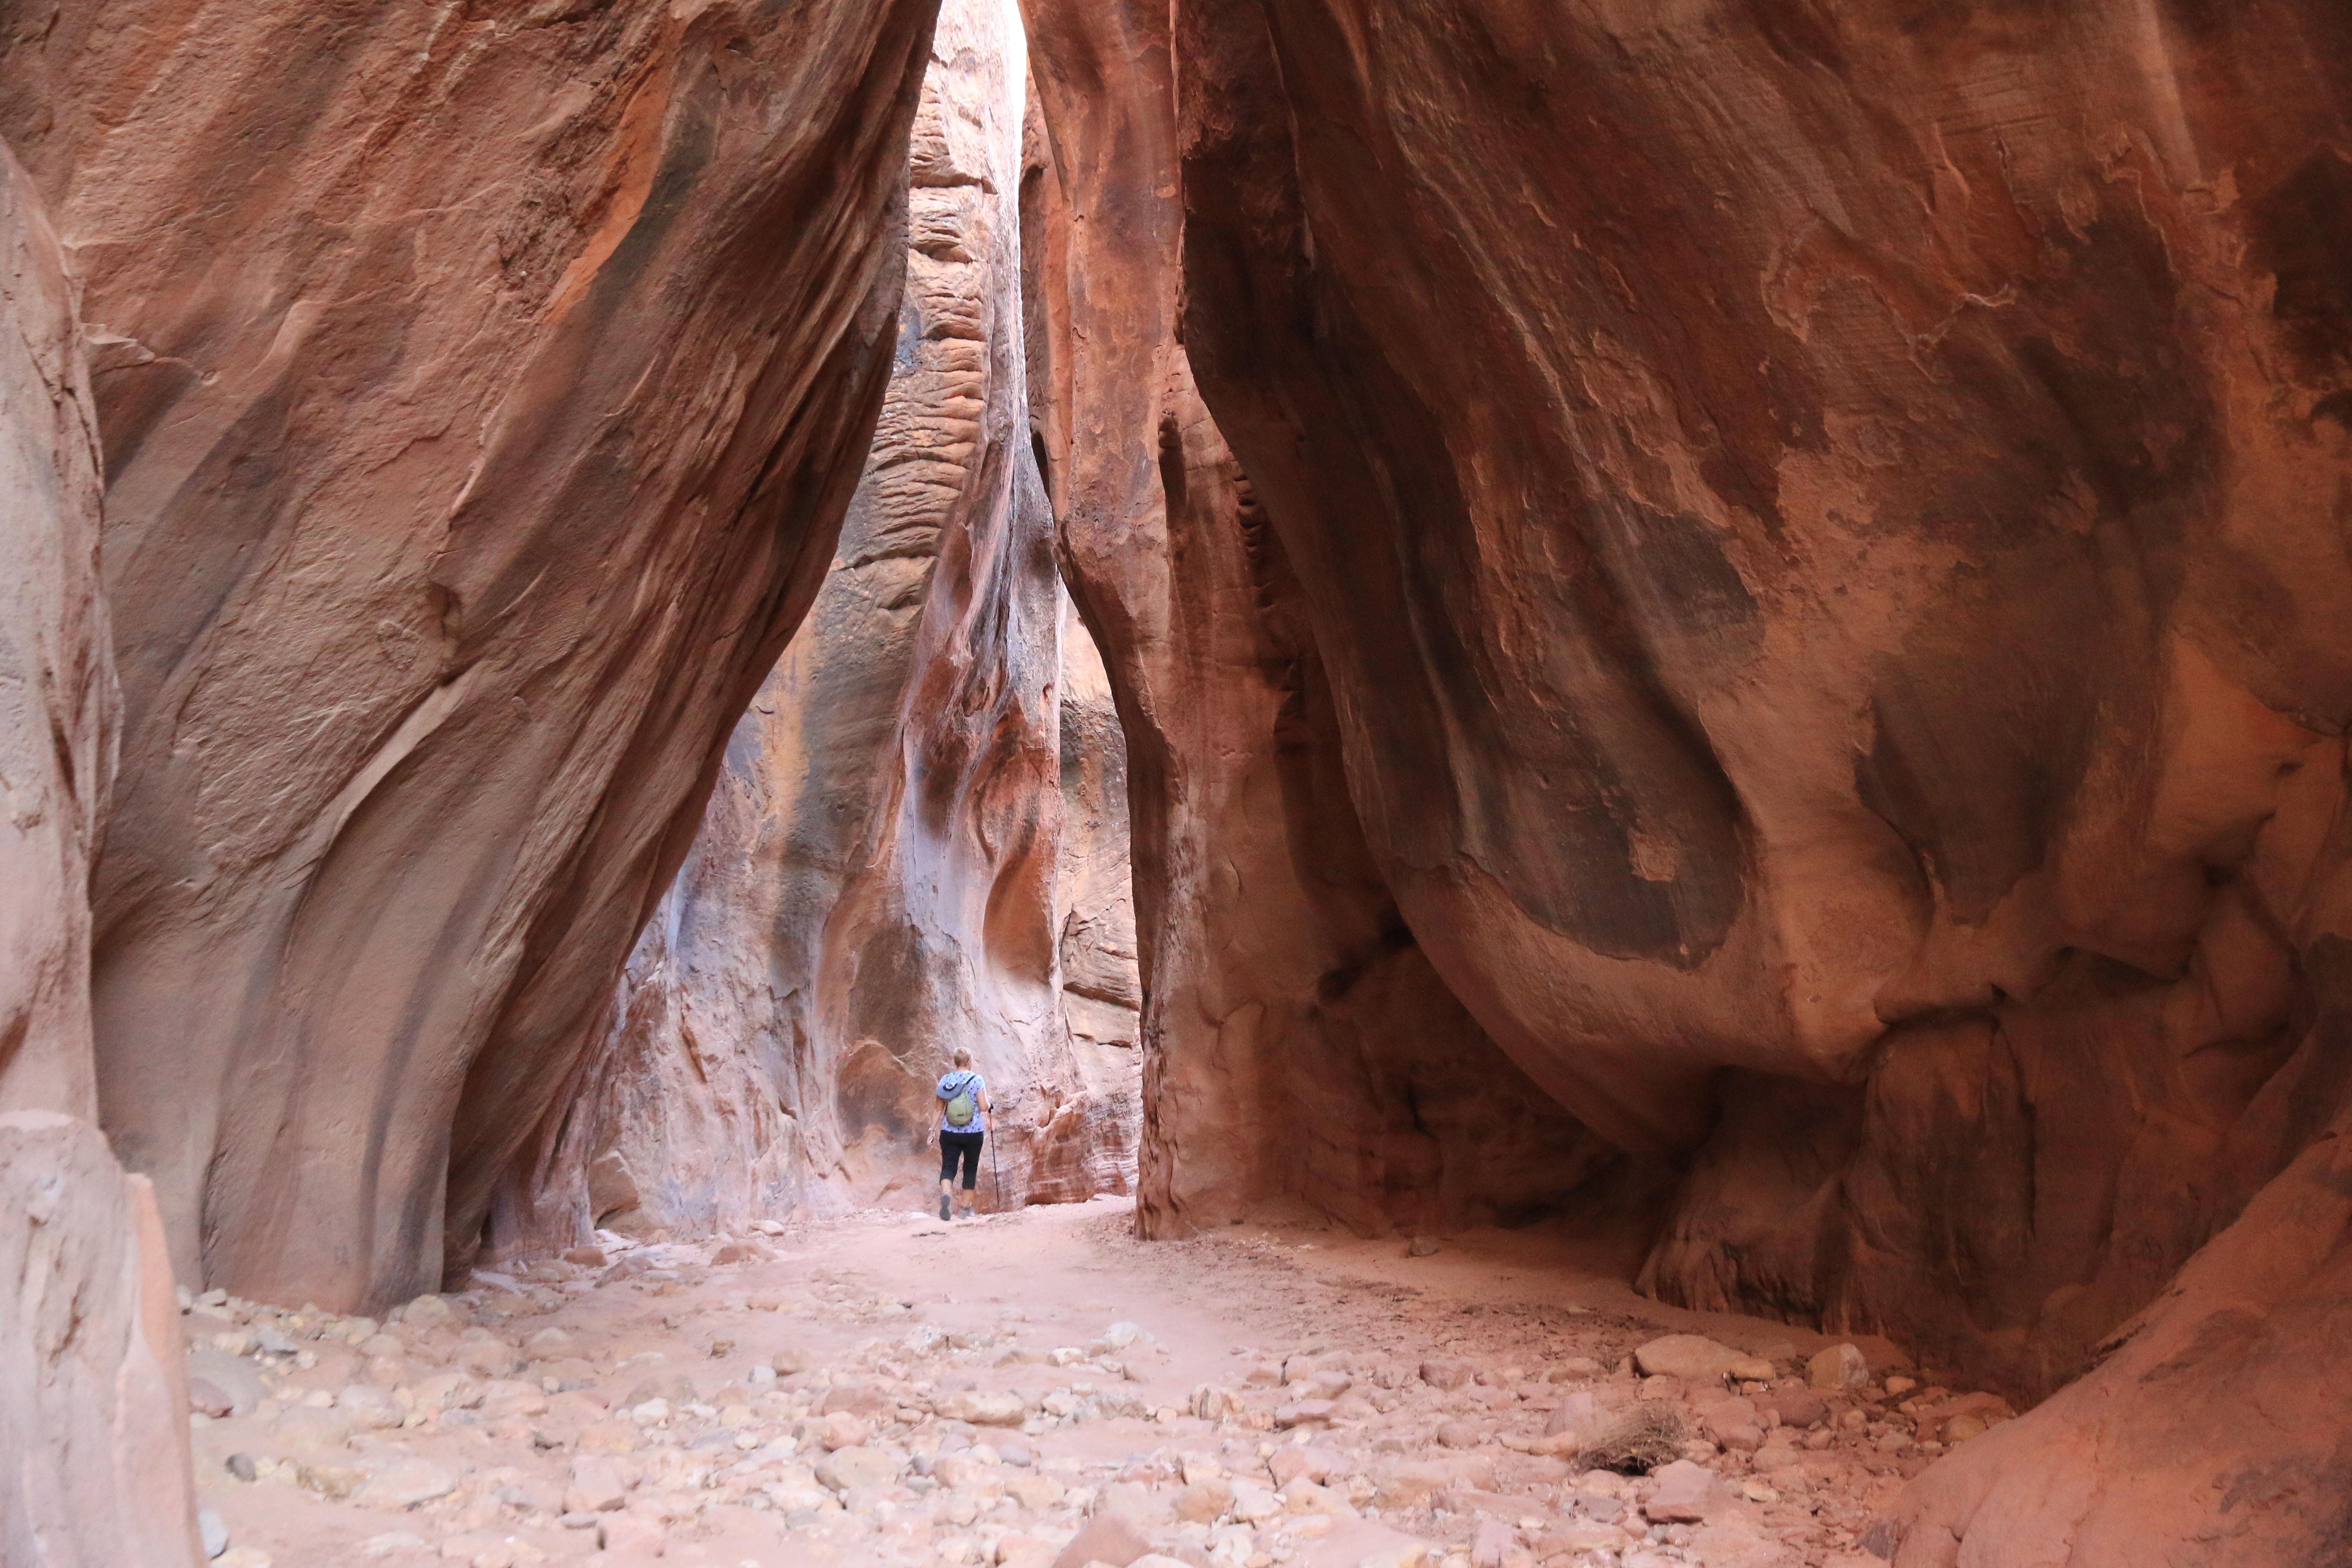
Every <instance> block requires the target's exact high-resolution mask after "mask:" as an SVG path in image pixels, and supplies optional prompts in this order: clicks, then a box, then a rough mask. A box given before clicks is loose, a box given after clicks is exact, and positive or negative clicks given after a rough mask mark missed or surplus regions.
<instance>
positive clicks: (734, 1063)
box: [493, 3, 1136, 1247]
mask: <svg viewBox="0 0 2352 1568" xmlns="http://www.w3.org/2000/svg"><path fill="white" fill-rule="evenodd" d="M1021 64H1022V62H1021V51H1020V42H1019V35H1018V32H1017V28H1016V26H1015V24H1014V18H1013V15H1012V14H1011V13H1010V12H1009V11H1006V10H1004V9H1003V7H1001V6H998V5H991V4H973V3H955V4H950V5H948V6H947V7H946V8H945V9H944V10H943V12H942V14H941V16H940V23H939V28H938V32H937V35H936V37H935V38H934V41H933V45H932V58H931V64H930V68H929V73H928V75H927V77H926V79H925V83H924V89H923V97H922V102H921V106H920V108H919V110H918V112H917V115H916V119H915V123H914V132H913V137H912V151H911V155H910V165H909V174H910V182H911V184H910V200H909V205H910V209H911V210H910V223H909V232H908V257H907V266H908V289H907V294H906V298H905V302H904V304H903V305H902V306H901V308H900V325H899V350H898V358H897V362H896V365H895V368H894V370H893V372H892V375H891V381H890V386H889V390H888V391H887V394H886V395H885V397H884V400H883V405H882V414H881V417H880V421H879V425H878V427H877V434H876V438H875V444H874V448H873V451H872V453H871V454H870V456H869V457H868V459H867V466H866V475H865V478H864V480H863V481H862V482H861V484H860V485H859V487H858V490H857V493H856V496H855V497H854V498H853V499H852V500H851V502H850V506H849V510H848V519H847V521H846V523H845V527H844V529H843V531H842V536H841V542H840V545H839V547H838V550H837V551H836V553H835V562H834V565H833V569H832V571H831V573H830V574H828V576H827V577H826V580H825V584H824V589H823V591H822V592H821V593H820V594H819V595H818V596H817V599H816V602H815V604H814V606H813V607H812V609H811V611H810V614H809V616H808V618H807V620H806V621H805V622H804V623H803V626H802V627H801V630H800V632H799V634H798V635H797V636H796V637H795V638H794V640H793V644H792V646H791V647H790V648H789V649H788V650H787V651H786V653H785V656H784V658H783V659H782V662H780V663H779V664H778V665H777V667H776V668H775V670H774V672H773V673H772V674H771V675H770V677H769V678H768V679H767V681H766V683H765V684H764V685H762V686H761V689H760V693H759V695H758V696H757V697H756V698H755V699H753V700H752V704H751V711H750V712H748V713H747V714H745V715H744V717H743V719H742V721H740V723H739V724H738V725H737V726H736V729H735V733H734V736H733V737H732V739H731V740H730V742H729V746H728V752H727V760H726V763H725V764H724V767H723V769H722V772H721V773H720V777H719V789H718V792H717V794H716V795H715V796H714V797H713V799H712V801H711V804H710V806H709V810H708V811H707V813H706V814H705V816H704V818H703V822H702V826H701V830H700V832H699V834H698V836H697V837H696V840H695V844H694V847H693V849H692V851H691V852H690V853H689V854H688V858H687V861H686V864H685V867H684V868H683V869H682V870H681V872H680V873H679V876H678V879H677V881H676V882H675V883H674V884H673V885H672V887H671V889H670V891H669V892H668V894H667V896H666V897H665V898H664V899H663V900H662V901H661V903H660V904H659V905H658V906H656V910H655V913H654V918H653V921H652V922H651V923H650V925H649V926H648V928H647V930H646V934H645V936H644V938H643V939H642V940H641V941H640V942H639V944H638V949H637V952H636V953H635V956H634V957H633V958H632V960H631V962H630V965H629V970H628V974H627V977H626V979H625V981H624V983H623V985H622V991H621V996H620V999H619V1003H618V1007H617V1015H616V1018H615V1021H614V1036H613V1042H612V1044H611V1045H610V1046H609V1047H604V1048H601V1049H599V1050H598V1051H597V1052H596V1053H595V1054H594V1058H593V1059H594V1060H595V1061H596V1063H597V1066H596V1068H595V1069H594V1071H595V1077H594V1079H593V1081H592V1083H591V1086H590V1087H589V1088H588V1089H586V1090H585V1091H584V1093H583V1102H581V1103H576V1104H573V1105H568V1106H565V1107H563V1108H562V1117H563V1119H564V1125H565V1128H566V1131H565V1132H564V1133H563V1134H562V1138H563V1139H564V1145H563V1148H562V1152H561V1153H560V1155H559V1156H558V1157H557V1159H556V1161H555V1164H554V1169H553V1172H552V1182H551V1183H550V1182H548V1181H544V1180H543V1181H541V1183H539V1184H537V1185H535V1186H534V1187H533V1188H532V1189H531V1190H530V1194H529V1195H528V1197H527V1198H526V1199H524V1200H523V1201H525V1202H527V1203H528V1205H530V1209H531V1211H532V1215H533V1218H532V1220H531V1222H530V1223H529V1224H521V1223H520V1221H519V1222H518V1223H517V1224H516V1225H515V1226H511V1227H501V1226H499V1225H497V1224H494V1226H493V1230H494V1233H499V1232H501V1230H502V1228H510V1229H512V1231H513V1234H512V1235H511V1236H509V1235H507V1234H498V1235H497V1237H496V1239H497V1240H498V1241H499V1245H501V1246H502V1247H504V1246H508V1245H510V1244H511V1245H524V1246H528V1245H531V1244H533V1243H539V1242H544V1241H547V1240H554V1241H557V1242H559V1243H560V1244H562V1245H569V1244H570V1243H571V1242H572V1240H574V1239H577V1238H578V1235H579V1232H580V1231H581V1229H582V1228H583V1226H585V1225H586V1224H587V1223H588V1222H590V1221H592V1220H593V1222H594V1223H596V1224H599V1225H604V1226H610V1227H612V1228H614V1229H617V1230H620V1231H624V1232H628V1233H633V1234H639V1235H649V1234H656V1233H658V1234H665V1235H692V1234H698V1233H708V1232H709V1231H711V1230H712V1229H715V1228H719V1227H722V1226H739V1227H740V1226H742V1225H743V1224H745V1223H746V1222H748V1221H750V1220H752V1219H756V1218H763V1217H771V1216H773V1215H778V1214H782V1213H784V1212H787V1211H789V1210H791V1209H793V1208H794V1207H797V1206H802V1205H808V1206H810V1207H813V1208H814V1209H815V1210H817V1211H820V1212H822V1211H824V1210H825V1209H828V1208H833V1209H837V1208H840V1207H842V1206H844V1205H866V1204H871V1203H875V1202H877V1201H890V1202H895V1203H898V1205H901V1206H915V1205H919V1204H920V1203H921V1202H922V1201H923V1197H922V1194H924V1193H926V1192H928V1191H929V1187H930V1184H931V1183H932V1182H933V1181H934V1180H935V1179H936V1176H937V1173H938V1165H939V1156H938V1153H937V1152H936V1150H935V1149H934V1148H933V1147H932V1146H931V1142H932V1140H931V1134H932V1131H933V1129H934V1128H935V1127H936V1126H937V1125H938V1122H939V1110H938V1102H937V1099H936V1097H935V1095H934V1094H933V1085H934V1084H935V1082H936V1081H937V1079H938V1078H939V1075H940V1073H942V1072H944V1071H946V1070H947V1068H948V1067H949V1058H950V1052H951V1051H952V1050H953V1049H955V1048H956V1047H969V1048H970V1049H971V1050H972V1052H973V1053H974V1056H975V1059H976V1064H977V1065H978V1067H979V1068H981V1070H982V1072H983V1073H984V1074H985V1075H986V1077H987V1079H988V1081H989V1084H990V1086H991V1090H992V1095H993V1097H994V1098H995V1100H996V1101H997V1102H998V1105H999V1107H1000V1110H999V1114H998V1117H997V1122H996V1132H997V1137H996V1140H995V1147H994V1148H993V1149H992V1152H991V1158H990V1159H989V1160H988V1161H987V1162H986V1163H985V1165H984V1169H983V1174H982V1186H981V1193H982V1197H983V1199H984V1200H985V1201H987V1202H988V1203H989V1204H990V1205H992V1206H993V1205H1019V1204H1022V1203H1024V1202H1031V1201H1039V1200H1083V1199H1085V1198H1087V1197H1089V1196H1091V1195H1093V1194H1095V1193H1097V1192H1106V1191H1110V1192H1126V1191H1128V1190H1129V1189H1130V1187H1131V1185H1132V1183H1133V1178H1134V1157H1135V1156H1134V1142H1135V1137H1134V1130H1135V1120H1136V1104H1135V1098H1136V1097H1135V1089H1134V1082H1133V1080H1134V1078H1135V1069H1134V1065H1133V1061H1134V1050H1133V1047H1134V1040H1135V1030H1134V1028H1133V1026H1132V1018H1133V1016H1134V1008H1135V1005H1136V996H1135V974H1134V952H1133V946H1134V937H1133V916H1132V913H1131V897H1130V895H1129V892H1128V889H1127V886H1126V859H1125V853H1124V847H1123V844H1121V843H1118V842H1116V840H1118V839H1123V837H1124V834H1123V829H1124V824H1125V813H1124V801H1123V800H1122V801H1119V802H1117V803H1115V804H1114V803H1111V802H1108V801H1107V800H1106V799H1105V798H1104V791H1105V788H1106V785H1105V783H1104V776H1105V775H1106V774H1108V776H1110V777H1113V778H1116V777H1117V776H1118V774H1117V763H1116V757H1117V754H1118V732H1117V729H1116V724H1115V721H1113V720H1111V718H1110V716H1109V715H1108V713H1106V712H1101V711H1098V709H1099V707H1100V706H1103V705H1101V704H1097V708H1089V707H1088V702H1087V698H1086V697H1085V696H1084V695H1081V696H1080V697H1079V698H1077V699H1076V700H1075V701H1074V700H1073V699H1072V696H1071V694H1070V692H1069V690H1068V688H1067V681H1066V677H1065V666H1066V663H1067V662H1068V661H1069V658H1070V657H1071V655H1072V653H1076V654H1077V655H1080V656H1088V655H1090V653H1091V649H1090V647H1087V645H1085V643H1084V637H1085V633H1084V631H1083V629H1082V628H1079V627H1077V626H1075V624H1072V625H1070V626H1068V628H1067V629H1068V630H1069V631H1070V632H1073V633H1075V636H1076V640H1075V641H1074V642H1073V643H1072V644H1071V645H1070V648H1069V650H1068V651H1066V647H1065V642H1064V633H1065V625H1064V619H1063V616H1062V614H1061V608H1060V597H1061V595H1060V586H1059V582H1058V579H1057V577H1056V576H1055V572H1054V565H1053V557H1052V554H1051V550H1050V538H1049V535H1050V531H1051V526H1052V520H1051V516H1050V514H1049V512H1048V510H1047V508H1046V504H1045V492H1044V489H1043V487H1042V484H1041V482H1040V479H1039V477H1038V474H1037V469H1036V466H1035V462H1034V458H1033V457H1032V453H1031V444H1030V440H1029V433H1028V428H1027V424H1028V410H1027V396H1026V392H1025V387H1024V348H1023V331H1022V310H1021V305H1022V300H1021V268H1020V239H1021V235H1020V222H1019V209H1018V195H1019V186H1020V182H1021V168H1022V132H1023V119H1024V116H1023V100H1022V91H1021V83H1022V79H1023V77H1022V71H1021ZM1094 668H1095V670H1096V671H1097V672H1098V671H1099V661H1098V660H1097V661H1095V666H1094ZM1080 679H1082V680H1084V679H1087V678H1086V674H1085V672H1084V670H1083V668H1082V670H1081V673H1080ZM1066 715H1074V716H1075V717H1076V719H1077V721H1078V722H1077V725H1076V728H1075V729H1074V730H1073V731H1072V732H1071V733H1070V734H1068V735H1066V736H1065V735H1063V734H1062V733H1061V727H1062V721H1063V719H1064V717H1065V716H1066ZM1119 787H1120V788H1121V789H1122V790H1123V783H1122V784H1120V786H1119ZM1066 797H1067V798H1066ZM1107 808H1108V809H1107ZM1106 817H1108V819H1109V821H1108V822H1106V821H1103V820H1099V819H1103V818H1106ZM1122 932H1123V933H1124V942H1125V948H1124V951H1123V952H1122V951H1121V950H1120V948H1119V942H1120V940H1121V935H1122ZM1064 966H1068V967H1069V968H1070V969H1072V970H1073V972H1074V973H1076V975H1077V976H1078V984H1080V985H1082V986H1083V987H1086V988H1087V990H1088V991H1089V992H1090V993H1091V994H1088V995H1086V996H1083V997H1081V998H1080V1005H1088V1006H1093V1007H1096V1008H1097V1009H1101V1008H1103V1007H1104V1006H1105V1002H1104V998H1106V997H1108V998H1109V999H1111V1005H1109V1008H1108V1015H1107V1016H1105V1015H1102V1014H1099V1013H1098V1014H1097V1015H1094V1016H1092V1020H1093V1022H1094V1023H1095V1024H1096V1026H1097V1028H1098V1029H1107V1030H1108V1032H1109V1033H1110V1034H1111V1035H1112V1036H1113V1037H1114V1038H1113V1039H1111V1040H1110V1041H1108V1042H1107V1043H1104V1044H1101V1045H1092V1044H1080V1045H1078V1046H1076V1047H1074V1044H1073V1040H1072V1037H1071V1032H1070V1030H1069V1027H1068V1026H1067V1025H1066V1022H1065V1019H1064V1016H1063V1010H1062V1007H1061V1005H1060V1004H1059V998H1060V996H1061V994H1062V990H1061V984H1060V973H1061V971H1062V969H1063V967H1064ZM1122 994H1123V995H1124V996H1125V998H1126V1005H1125V1011H1124V1014H1123V1016H1124V1017H1125V1018H1126V1020H1128V1022H1127V1023H1126V1025H1125V1026H1124V1027H1123V1028H1122V1027H1121V1026H1119V1024H1118V1017H1119V1016H1121V1015H1120V1010H1119V1008H1118V1006H1117V1005H1116V999H1117V998H1118V997H1119V996H1120V995H1122ZM893 1194H895V1195H893Z"/></svg>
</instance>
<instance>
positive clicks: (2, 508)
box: [0, 145, 203, 1568]
mask: <svg viewBox="0 0 2352 1568" xmlns="http://www.w3.org/2000/svg"><path fill="white" fill-rule="evenodd" d="M99 497H100V480H99V460H98V441H97V421H96V416H95V414H94V411H93V405H92V401H91V397H90V391H89V367H88V363H87V361H86V359H85V356H84V353H83V348H82V341H81V325H80V322H79V320H78V319H77V317H76V314H75V290H74V286H73V281H72V279H71V276H70V273H69V271H68V266H67V258H66V257H65V255H64V254H63V252H62V251H61V250H60V249H59V247H58V242H57V237H56V235H55V233H54V232H53V230H52V229H51V227H50V225H49V221H48V218H47V214H46V213H45V212H44V211H43V210H42V206H41V203H40V199H39V197H38V196H37V195H36V194H35V192H34V190H33V188H32V185H31V183H30V182H29V181H28V180H27V179H26V175H25V173H24V171H23V169H22V168H21V167H20V166H19V165H18V164H17V163H16V159H15V157H14V156H12V155H11V154H10V153H9V152H8V150H7V149H6V147H5V145H0V498H5V500H0V563H5V571H0V796H5V806H6V810H5V816H0V1562H5V1563H8V1564H10V1565H11V1568H15V1565H16V1564H23V1565H24V1568H46V1565H47V1564H51V1563H55V1564H59V1565H60V1568H63V1565H68V1564H85V1563H89V1564H96V1563H141V1564H150V1563H152V1564H154V1565H155V1568H172V1565H174V1564H178V1565H185V1564H193V1563H198V1562H201V1561H202V1560H203V1558H202V1553H201V1552H199V1551H198V1550H197V1542H196V1538H195V1504H194V1489H193V1487H192V1485H191V1482H190V1479H189V1468H188V1426H187V1417H186V1415H185V1412H186V1408H187V1394H186V1391H185V1387H184V1367H183V1363H182V1360H181V1347H180V1333H179V1316H178V1312H177V1303H176V1301H175V1300H173V1281H172V1270H171V1267H170V1264H169V1263H168V1261H167V1260H166V1258H165V1254H164V1248H163V1230H162V1226H161V1225H160V1223H159V1222H158V1220H157V1217H156V1208H155V1199H154V1193H153V1189H152V1187H151V1186H150V1185H149V1184H148V1183H147V1181H146V1179H145V1178H143V1177H140V1176H128V1175H125V1174H124V1173H123V1171H122V1168H121V1166H120V1165H118V1164H117V1163H115V1160H114V1156H113V1154H112V1152H110V1150H109V1149H108V1147H107V1142H106V1139H105V1137H104V1135H103V1134H101V1133H100V1131H99V1130H98V1128H97V1127H96V1126H95V1125H94V1123H93V1119H94V1118H95V1117H96V1115H97V1113H98V1097H97V1080H96V1073H95V1068H94V1064H93V1058H92V1052H91V1045H90V1026H89V931H90V919H89V858H90V854H91V851H92V849H93V847H94V846H95V845H96V842H97V840H98V837H99V834H100V828H101V826H102V824H103V823H104V820H105V812H106V801H107V793H108V789H109V786H110V783H111V781H112V776H113V771H114V743H115V737H114V726H115V717H116V712H115V710H116V698H115V684H114V668H113V658H112V656H111V653H110V649H109V647H108V646H107V640H106V615H105V609H104V601H103V599H102V597H101V596H100V586H99V573H98V543H99V515H100V500H99Z"/></svg>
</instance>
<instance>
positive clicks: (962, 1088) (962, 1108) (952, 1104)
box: [948, 1073, 980, 1127]
mask: <svg viewBox="0 0 2352 1568" xmlns="http://www.w3.org/2000/svg"><path fill="white" fill-rule="evenodd" d="M979 1109H980V1107H978V1106H977V1105H974V1104H973V1103H972V1100H971V1074H970V1073H966V1074H965V1075H964V1079H963V1082H962V1083H961V1084H960V1085H959V1086H957V1089H956V1091H955V1095H954V1097H953V1098H952V1099H950V1100H949V1101H948V1125H949V1126H950V1127H969V1126H971V1119H972V1114H973V1113H974V1112H975V1111H977V1110H979Z"/></svg>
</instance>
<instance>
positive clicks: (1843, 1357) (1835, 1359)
mask: <svg viewBox="0 0 2352 1568" xmlns="http://www.w3.org/2000/svg"><path fill="white" fill-rule="evenodd" d="M1805 1381H1806V1382H1807V1383H1809V1384H1811V1385H1812V1386H1813V1387H1815V1388H1818V1389H1823V1390H1827V1391H1830V1392H1832V1393H1848V1392H1851V1391H1853V1390H1854V1389H1857V1388H1860V1387H1862V1386H1863V1385H1864V1384H1867V1383H1868V1382H1869V1381H1870V1363H1868V1362H1867V1361H1865V1360H1864V1359H1863V1354H1862V1352H1860V1351H1859V1350H1856V1349H1855V1348H1854V1347H1853V1346H1852V1345H1850V1344H1839V1345H1832V1346H1830V1347H1829V1348H1828V1349H1827V1350H1824V1351H1822V1352H1820V1353H1818V1354H1817V1355H1815V1356H1814V1357H1813V1358H1812V1360H1811V1361H1809V1362H1807V1363H1805Z"/></svg>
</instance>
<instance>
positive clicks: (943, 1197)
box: [940, 1193, 951, 1219]
mask: <svg viewBox="0 0 2352 1568" xmlns="http://www.w3.org/2000/svg"><path fill="white" fill-rule="evenodd" d="M950 1217H951V1216H950V1214H949V1212H948V1195H947V1194H945V1193H941V1194H940V1218H941V1219H947V1218H950Z"/></svg>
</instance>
